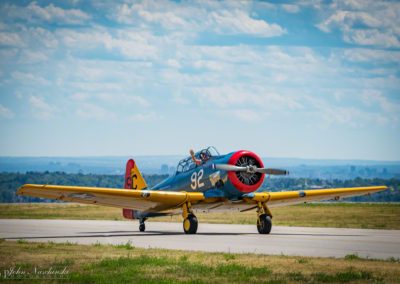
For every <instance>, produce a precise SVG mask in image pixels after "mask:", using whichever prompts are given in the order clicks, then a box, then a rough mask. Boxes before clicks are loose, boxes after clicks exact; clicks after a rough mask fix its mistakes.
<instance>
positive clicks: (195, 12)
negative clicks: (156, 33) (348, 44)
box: [112, 1, 293, 37]
mask: <svg viewBox="0 0 400 284" xmlns="http://www.w3.org/2000/svg"><path fill="white" fill-rule="evenodd" d="M251 5H252V3H251V2H245V1H243V2H239V1H225V2H218V1H203V2H197V3H196V2H181V3H176V2H174V1H135V2H133V4H126V3H125V4H122V5H120V6H118V8H117V9H116V11H114V12H113V15H112V17H113V18H115V19H117V21H119V22H121V23H125V24H130V25H136V26H140V24H139V23H140V21H138V20H137V19H138V18H141V19H143V20H144V21H145V23H147V24H149V25H151V24H153V25H154V24H158V25H161V26H162V27H163V28H164V29H167V30H181V31H185V32H186V35H188V34H192V33H193V32H200V31H214V32H217V33H223V34H246V35H252V36H258V37H274V36H280V35H282V34H284V33H286V31H285V29H283V28H282V27H281V26H279V25H278V24H274V23H273V24H270V23H267V22H266V21H265V20H262V19H255V18H252V17H251V16H250V13H251ZM292 9H293V8H292ZM142 25H143V24H142Z"/></svg>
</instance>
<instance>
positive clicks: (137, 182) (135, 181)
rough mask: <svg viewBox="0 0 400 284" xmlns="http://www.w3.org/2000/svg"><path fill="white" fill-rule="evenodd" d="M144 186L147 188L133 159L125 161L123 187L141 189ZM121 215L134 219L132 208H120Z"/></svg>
mask: <svg viewBox="0 0 400 284" xmlns="http://www.w3.org/2000/svg"><path fill="white" fill-rule="evenodd" d="M145 188H147V184H146V182H145V181H144V178H143V176H142V174H141V173H140V171H139V169H138V167H137V166H136V163H135V161H134V160H133V159H130V160H129V161H128V162H127V163H126V171H125V189H132V190H141V189H145ZM122 215H123V216H124V217H125V218H127V219H135V216H134V210H132V209H125V208H124V209H122Z"/></svg>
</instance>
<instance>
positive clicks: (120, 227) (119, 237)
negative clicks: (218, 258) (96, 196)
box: [0, 219, 400, 259]
mask: <svg viewBox="0 0 400 284" xmlns="http://www.w3.org/2000/svg"><path fill="white" fill-rule="evenodd" d="M138 227H139V224H138V222H135V221H99V220H27V219H24V220H21V219H2V220H0V238H3V239H7V240H18V239H26V240H28V241H35V242H47V241H53V242H67V241H69V242H73V243H79V244H93V243H96V242H99V243H101V244H125V243H126V242H128V241H130V242H131V245H132V246H135V247H143V248H150V247H151V248H166V249H181V250H194V251H208V252H232V253H255V254H278V255H281V254H283V255H298V256H318V257H344V256H345V255H347V254H357V255H359V256H360V257H364V258H365V257H368V258H376V259H387V258H390V257H395V258H400V230H366V229H340V228H306V227H280V226H273V227H272V231H271V234H270V235H260V234H258V232H257V229H256V226H255V225H226V224H203V223H199V228H198V231H197V234H196V235H185V234H184V233H183V229H182V224H181V223H160V222H146V232H140V231H139V229H138Z"/></svg>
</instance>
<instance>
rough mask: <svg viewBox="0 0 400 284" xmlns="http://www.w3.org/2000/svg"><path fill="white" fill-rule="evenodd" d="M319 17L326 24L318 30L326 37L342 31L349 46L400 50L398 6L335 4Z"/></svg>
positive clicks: (324, 7)
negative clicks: (399, 48) (337, 30)
mask: <svg viewBox="0 0 400 284" xmlns="http://www.w3.org/2000/svg"><path fill="white" fill-rule="evenodd" d="M320 13H321V14H322V15H323V17H324V20H323V21H322V22H320V23H319V24H317V25H316V26H317V27H318V28H319V29H320V30H322V31H324V32H326V33H329V32H332V31H333V30H334V29H339V30H340V31H341V32H342V34H343V40H344V41H346V42H348V43H353V44H358V45H371V46H379V47H400V41H399V37H400V3H399V2H392V1H388V2H384V1H373V0H364V1H342V0H336V1H333V3H332V4H331V5H322V6H321V7H320Z"/></svg>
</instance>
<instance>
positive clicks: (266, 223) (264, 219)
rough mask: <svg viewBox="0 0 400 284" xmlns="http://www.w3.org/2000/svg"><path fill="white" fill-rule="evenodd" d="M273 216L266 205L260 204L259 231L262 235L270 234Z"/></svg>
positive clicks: (258, 213)
mask: <svg viewBox="0 0 400 284" xmlns="http://www.w3.org/2000/svg"><path fill="white" fill-rule="evenodd" d="M271 218H272V214H271V211H269V209H268V207H267V205H266V204H265V203H261V202H259V203H258V209H257V230H258V232H259V233H260V234H269V233H270V232H271V228H272V222H271Z"/></svg>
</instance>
